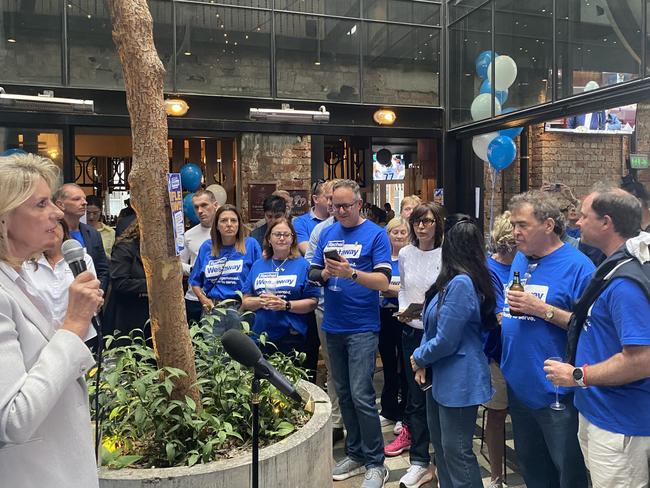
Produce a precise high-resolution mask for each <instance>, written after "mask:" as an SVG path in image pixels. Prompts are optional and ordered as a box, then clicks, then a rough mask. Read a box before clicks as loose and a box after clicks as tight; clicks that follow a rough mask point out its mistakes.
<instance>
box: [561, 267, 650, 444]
mask: <svg viewBox="0 0 650 488" xmlns="http://www.w3.org/2000/svg"><path fill="white" fill-rule="evenodd" d="M649 317H650V303H648V299H647V297H646V296H645V294H644V293H643V291H642V290H641V288H640V287H639V285H637V284H636V283H634V282H632V281H630V280H627V279H625V278H619V279H615V280H614V281H613V282H612V283H611V284H610V285H609V286H608V287H607V288H605V290H604V291H603V292H602V293H601V294H600V296H599V297H598V298H597V299H596V301H595V302H594V304H593V306H592V307H591V310H590V311H589V315H588V317H587V320H586V322H585V324H584V326H583V329H582V332H581V333H580V339H579V340H578V350H577V352H576V366H582V365H584V364H588V365H592V364H596V363H600V362H602V361H606V360H607V359H609V358H610V357H612V356H613V355H615V354H618V353H620V352H622V350H623V346H650V319H649ZM586 376H587V385H589V368H588V367H587V375H586ZM574 401H575V406H576V408H577V409H578V410H579V411H580V413H581V414H582V415H584V416H585V417H586V418H587V420H589V422H591V423H592V424H594V425H596V426H598V427H600V428H601V429H605V430H607V431H609V432H616V433H618V434H624V435H628V436H650V378H646V379H643V380H639V381H635V382H633V383H628V384H626V385H619V386H589V387H588V388H584V389H583V388H576V393H575V400H574Z"/></svg>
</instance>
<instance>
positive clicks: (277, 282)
mask: <svg viewBox="0 0 650 488" xmlns="http://www.w3.org/2000/svg"><path fill="white" fill-rule="evenodd" d="M297 282H298V275H281V276H278V274H277V273H276V272H274V271H271V272H267V273H260V274H258V275H257V278H255V289H256V290H259V289H262V288H268V287H269V285H271V286H272V287H275V288H282V287H288V288H293V287H295V286H296V283H297Z"/></svg>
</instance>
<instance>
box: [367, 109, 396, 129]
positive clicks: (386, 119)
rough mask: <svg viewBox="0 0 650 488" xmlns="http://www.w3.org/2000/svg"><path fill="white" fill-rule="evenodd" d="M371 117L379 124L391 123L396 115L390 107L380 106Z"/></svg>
mask: <svg viewBox="0 0 650 488" xmlns="http://www.w3.org/2000/svg"><path fill="white" fill-rule="evenodd" d="M372 119H373V120H374V121H375V122H376V123H377V124H379V125H393V124H394V123H395V121H396V120H397V115H395V112H393V111H392V110H390V109H387V108H381V109H379V110H377V111H376V112H375V113H374V114H373V115H372Z"/></svg>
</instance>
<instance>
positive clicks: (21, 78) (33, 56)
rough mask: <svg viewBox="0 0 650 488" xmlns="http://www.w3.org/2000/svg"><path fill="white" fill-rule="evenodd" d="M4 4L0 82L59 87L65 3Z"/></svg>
mask: <svg viewBox="0 0 650 488" xmlns="http://www.w3.org/2000/svg"><path fill="white" fill-rule="evenodd" d="M1 5H2V8H1V10H0V66H2V75H1V76H0V79H1V80H2V81H3V82H5V83H6V82H14V83H20V84H29V83H43V84H53V85H60V84H61V82H62V79H61V11H62V7H63V2H62V1H61V0H52V1H51V2H37V3H34V2H24V1H21V0H3V2H2V4H1Z"/></svg>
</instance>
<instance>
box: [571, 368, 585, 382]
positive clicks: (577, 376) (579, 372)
mask: <svg viewBox="0 0 650 488" xmlns="http://www.w3.org/2000/svg"><path fill="white" fill-rule="evenodd" d="M583 375H584V374H583V372H582V370H581V369H580V368H576V369H574V370H573V379H574V380H576V381H580V380H581V379H582V377H583Z"/></svg>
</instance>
